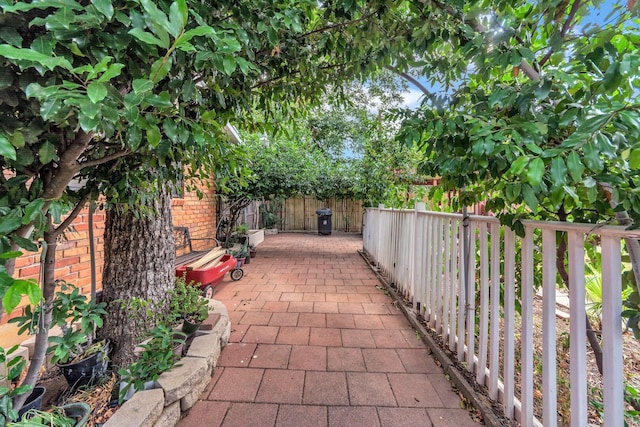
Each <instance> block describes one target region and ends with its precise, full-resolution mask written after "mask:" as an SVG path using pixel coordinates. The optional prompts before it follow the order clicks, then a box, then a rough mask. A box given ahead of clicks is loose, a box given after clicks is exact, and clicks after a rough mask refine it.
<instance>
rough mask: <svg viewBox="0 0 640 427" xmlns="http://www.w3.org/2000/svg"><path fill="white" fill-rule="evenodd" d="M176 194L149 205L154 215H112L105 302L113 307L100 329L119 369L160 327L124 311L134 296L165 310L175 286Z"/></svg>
mask: <svg viewBox="0 0 640 427" xmlns="http://www.w3.org/2000/svg"><path fill="white" fill-rule="evenodd" d="M170 206H171V195H170V193H169V192H167V191H165V192H163V193H162V194H161V195H160V196H158V198H157V199H156V200H154V201H151V202H149V204H148V206H146V208H148V210H149V212H147V213H144V212H142V211H139V212H133V211H127V212H123V211H122V210H120V209H111V210H109V211H107V215H106V224H105V235H104V254H105V260H104V272H103V275H102V288H103V297H102V301H104V302H106V303H107V304H108V306H107V312H108V314H107V316H106V318H105V321H104V326H103V327H102V330H101V331H100V336H101V337H102V338H108V339H109V340H111V343H112V346H113V353H112V355H111V360H112V362H113V364H114V365H116V366H118V367H120V368H124V367H127V366H128V365H129V364H130V363H131V362H133V360H134V355H133V350H134V348H135V346H136V345H137V344H138V343H139V342H140V338H141V337H142V336H143V335H144V334H145V332H146V331H148V330H149V329H150V328H151V327H153V326H154V325H152V324H151V322H152V320H151V319H147V321H146V322H143V323H145V324H144V325H140V324H139V323H138V321H136V319H134V318H132V317H131V316H130V315H128V312H127V310H125V309H123V308H122V307H121V304H122V302H124V303H126V302H127V301H128V300H130V298H132V297H137V298H141V299H144V300H149V301H150V302H152V303H153V305H154V306H155V307H156V308H154V310H161V311H165V310H166V309H167V308H168V307H167V304H166V302H167V301H166V296H167V292H168V291H169V290H170V289H171V288H173V286H174V284H175V272H174V262H175V247H174V245H175V242H174V238H173V225H172V221H171V210H170Z"/></svg>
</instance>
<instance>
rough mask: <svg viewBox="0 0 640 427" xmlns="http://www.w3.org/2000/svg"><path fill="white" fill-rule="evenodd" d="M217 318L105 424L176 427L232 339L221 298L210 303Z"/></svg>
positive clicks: (209, 378) (203, 386)
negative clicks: (149, 386) (152, 384)
mask: <svg viewBox="0 0 640 427" xmlns="http://www.w3.org/2000/svg"><path fill="white" fill-rule="evenodd" d="M209 306H210V307H211V308H210V312H209V315H210V317H214V316H215V317H216V318H217V321H216V322H215V324H213V325H212V328H211V330H205V331H198V333H197V336H196V337H195V338H194V339H193V342H192V343H191V347H190V348H189V351H188V352H187V355H186V356H185V357H183V358H182V359H181V360H180V361H179V362H178V363H177V364H176V366H174V367H173V368H172V369H171V370H169V371H167V372H165V373H163V374H162V375H160V378H158V381H156V387H157V388H154V389H153V390H145V391H139V392H137V393H136V394H134V395H133V397H132V398H131V399H129V400H128V401H127V402H125V403H124V404H123V405H122V406H121V407H120V409H118V410H117V411H116V412H115V413H114V414H113V416H112V417H111V418H109V420H108V421H107V422H106V423H105V424H104V427H120V426H123V425H126V426H130V427H174V426H175V425H177V424H178V422H179V421H180V418H181V416H182V413H183V412H185V411H188V410H189V409H191V407H192V406H193V405H194V404H195V403H196V402H197V401H198V399H199V398H200V395H201V394H202V392H203V391H204V389H205V388H206V387H207V385H208V384H209V382H210V381H211V376H212V375H213V370H214V368H215V367H216V364H217V362H218V357H219V356H220V352H221V351H222V347H224V346H225V345H226V344H227V343H228V342H229V335H230V334H231V322H230V321H229V313H228V312H227V308H226V307H225V306H224V304H222V302H220V301H216V300H212V301H211V303H210V304H209Z"/></svg>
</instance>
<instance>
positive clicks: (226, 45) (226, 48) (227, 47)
mask: <svg viewBox="0 0 640 427" xmlns="http://www.w3.org/2000/svg"><path fill="white" fill-rule="evenodd" d="M241 49H242V47H241V46H240V42H238V40H236V39H234V38H231V37H227V38H225V39H222V40H220V45H219V46H218V52H219V53H236V52H239V51H240V50H241Z"/></svg>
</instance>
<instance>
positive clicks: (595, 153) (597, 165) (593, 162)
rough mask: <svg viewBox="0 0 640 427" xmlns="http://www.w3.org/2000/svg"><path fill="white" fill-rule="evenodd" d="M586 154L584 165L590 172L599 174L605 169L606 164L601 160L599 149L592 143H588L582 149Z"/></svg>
mask: <svg viewBox="0 0 640 427" xmlns="http://www.w3.org/2000/svg"><path fill="white" fill-rule="evenodd" d="M582 150H583V152H584V163H585V165H586V166H587V168H589V170H590V171H592V172H595V173H599V172H600V171H602V169H603V168H604V163H603V161H602V159H601V158H600V151H599V150H598V147H597V146H596V145H595V144H594V143H593V142H592V141H589V142H587V143H586V144H585V145H584V147H583V148H582Z"/></svg>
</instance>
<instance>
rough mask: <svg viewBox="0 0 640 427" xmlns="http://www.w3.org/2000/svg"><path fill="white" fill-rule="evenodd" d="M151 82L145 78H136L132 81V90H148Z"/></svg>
mask: <svg viewBox="0 0 640 427" xmlns="http://www.w3.org/2000/svg"><path fill="white" fill-rule="evenodd" d="M153 86H154V84H153V82H152V81H151V80H147V79H136V80H134V81H133V91H134V92H135V93H142V92H148V91H150V90H152V89H153Z"/></svg>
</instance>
